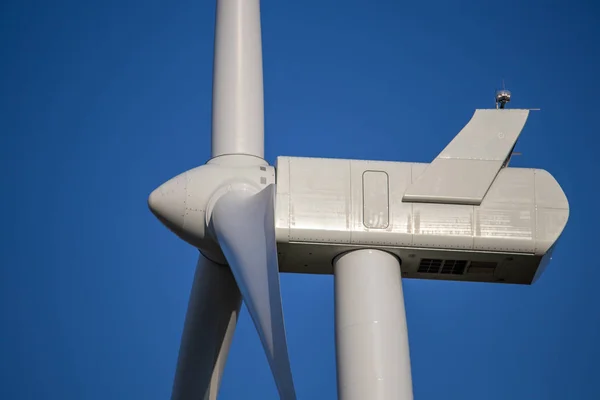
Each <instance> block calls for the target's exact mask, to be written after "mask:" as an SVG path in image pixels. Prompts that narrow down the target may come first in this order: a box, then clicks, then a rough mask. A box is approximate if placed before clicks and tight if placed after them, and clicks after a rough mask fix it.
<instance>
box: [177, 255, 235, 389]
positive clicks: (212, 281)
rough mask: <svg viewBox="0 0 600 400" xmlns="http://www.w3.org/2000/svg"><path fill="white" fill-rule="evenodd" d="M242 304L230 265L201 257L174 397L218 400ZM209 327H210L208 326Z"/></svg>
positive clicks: (192, 294)
mask: <svg viewBox="0 0 600 400" xmlns="http://www.w3.org/2000/svg"><path fill="white" fill-rule="evenodd" d="M241 304H242V295H241V294H240V291H239V290H238V287H237V285H236V283H235V280H234V278H233V275H232V274H231V271H230V270H229V268H227V267H226V266H223V265H217V264H215V263H213V262H212V261H209V260H208V259H207V258H205V257H204V256H202V255H200V257H199V258H198V265H197V266H196V273H195V275H194V283H193V284H192V290H191V293H190V300H189V304H188V310H187V315H186V317H185V326H184V329H183V334H182V338H181V347H180V349H179V359H178V361H177V373H176V374H175V381H174V383H173V393H172V396H171V399H172V400H197V399H204V400H216V399H217V394H218V391H219V385H220V383H221V378H222V376H223V369H224V368H225V362H226V361H227V355H228V354H229V348H230V347H231V341H232V340H233V333H234V331H235V326H236V324H237V319H238V315H239V311H240V306H241ZM207 328H208V329H207Z"/></svg>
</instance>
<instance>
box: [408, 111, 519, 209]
mask: <svg viewBox="0 0 600 400" xmlns="http://www.w3.org/2000/svg"><path fill="white" fill-rule="evenodd" d="M528 115H529V110H496V109H493V110H477V111H475V114H474V115H473V117H472V118H471V120H470V121H469V122H468V123H467V125H465V127H464V128H463V129H462V130H461V131H460V132H459V133H458V134H457V135H456V137H455V138H454V139H453V140H452V141H451V142H450V143H449V144H448V145H447V146H446V148H445V149H444V150H443V151H442V152H441V153H440V154H439V155H438V156H437V157H436V158H435V160H433V162H432V163H431V164H430V165H429V166H428V167H427V169H426V170H425V172H424V173H423V174H422V175H421V176H420V177H419V178H418V179H417V180H416V181H414V182H413V183H412V184H411V185H410V186H409V187H407V188H406V192H405V194H404V198H403V199H404V201H418V202H429V203H444V204H469V205H479V204H481V202H482V201H483V198H484V196H485V194H486V193H487V191H488V189H489V188H490V186H491V185H492V183H493V182H494V179H495V177H496V175H497V174H498V172H499V171H500V169H501V168H502V166H503V165H504V164H505V163H506V160H507V159H508V158H509V157H510V153H511V151H512V149H513V147H514V145H515V143H516V142H517V139H518V138H519V135H520V134H521V131H522V129H523V127H524V126H525V122H526V121H527V117H528Z"/></svg>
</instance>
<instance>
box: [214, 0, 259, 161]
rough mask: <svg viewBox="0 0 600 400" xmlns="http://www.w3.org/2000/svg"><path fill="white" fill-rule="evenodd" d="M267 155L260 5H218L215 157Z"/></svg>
mask: <svg viewBox="0 0 600 400" xmlns="http://www.w3.org/2000/svg"><path fill="white" fill-rule="evenodd" d="M225 154H247V155H252V156H256V157H260V158H263V156H264V101H263V71H262V44H261V33H260V1H259V0H218V1H217V16H216V26H215V56H214V66H213V108H212V157H213V158H214V157H218V156H221V155H225Z"/></svg>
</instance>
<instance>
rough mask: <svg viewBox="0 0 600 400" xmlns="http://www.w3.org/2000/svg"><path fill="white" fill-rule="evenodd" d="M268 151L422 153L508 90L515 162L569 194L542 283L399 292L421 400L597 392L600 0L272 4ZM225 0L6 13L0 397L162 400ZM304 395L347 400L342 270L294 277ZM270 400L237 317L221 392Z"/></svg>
mask: <svg viewBox="0 0 600 400" xmlns="http://www.w3.org/2000/svg"><path fill="white" fill-rule="evenodd" d="M262 16H263V43H264V72H265V112H266V122H265V123H266V140H267V143H266V157H267V160H268V161H269V162H271V163H273V162H274V161H275V158H276V156H278V155H288V156H319V157H336V158H362V159H376V160H391V161H418V162H428V161H430V160H431V159H432V158H434V157H435V155H436V154H437V153H438V152H439V151H440V150H441V149H442V148H443V147H444V146H445V145H446V143H447V142H448V141H449V140H450V139H452V137H453V136H454V135H455V134H456V133H457V132H458V130H459V129H460V128H461V127H462V126H463V125H464V124H465V123H466V122H467V121H468V119H469V118H470V116H471V114H472V112H473V110H474V109H475V108H486V107H492V106H493V91H494V89H495V88H496V87H497V86H499V85H500V83H501V80H502V79H503V78H504V79H505V80H506V84H507V87H508V88H510V89H511V90H512V91H513V97H514V101H513V104H512V107H539V108H541V109H542V111H541V112H536V113H534V114H532V115H531V117H530V119H529V121H528V123H527V125H526V127H525V130H524V132H523V135H522V136H521V139H520V141H519V143H518V145H517V149H516V150H517V151H520V152H522V153H523V155H522V156H520V157H516V158H515V159H514V161H513V163H512V165H513V166H527V167H536V168H544V169H547V170H549V171H550V172H551V173H552V174H553V175H554V176H555V177H556V179H557V180H558V181H559V182H560V184H561V185H562V187H563V189H564V191H565V193H566V194H567V196H568V198H569V201H570V205H571V216H570V220H569V223H568V225H567V228H566V230H565V232H564V234H563V236H562V238H561V239H560V242H559V245H558V246H557V249H556V251H555V253H554V259H553V262H552V263H551V264H550V266H549V268H548V269H547V270H546V273H545V275H544V276H543V277H542V279H541V280H540V281H539V282H537V283H536V284H535V285H533V286H512V285H492V284H469V283H448V282H435V281H415V280H407V281H404V290H405V297H406V306H407V316H408V324H409V336H410V345H411V358H412V371H413V380H414V393H415V398H416V399H417V400H426V399H440V398H444V399H461V400H465V399H489V400H492V399H515V400H519V399H527V400H532V399H561V400H562V399H597V398H600V383H599V381H598V378H597V376H598V373H600V364H599V361H598V359H599V357H600V345H599V344H598V337H600V312H599V311H598V306H600V297H599V294H598V293H600V292H599V291H598V290H597V287H598V280H599V279H600V263H599V261H598V259H597V257H595V253H594V251H595V250H596V248H597V246H598V226H599V224H600V218H599V217H598V213H597V211H594V210H597V199H598V196H599V195H600V190H599V189H598V183H599V182H600V180H599V179H598V174H600V161H599V160H598V156H597V154H598V148H599V145H600V143H599V142H600V140H599V139H598V132H599V124H598V111H597V109H598V100H599V99H598V95H599V94H600V79H599V78H598V76H597V72H596V71H599V70H600V54H599V53H598V44H597V41H598V39H599V38H600V10H599V6H598V5H595V4H594V2H592V1H591V0H589V1H555V2H541V1H540V2H534V1H505V2H487V5H483V2H475V1H473V2H466V1H455V2H447V1H428V2H420V3H417V2H410V3H405V2H401V1H366V0H363V1H346V2H343V5H342V3H340V2H339V1H334V0H320V1H316V0H306V1H302V2H299V1H296V2H287V1H285V2H284V1H274V0H268V1H267V0H264V1H263V5H262ZM213 29H214V4H213V2H212V1H191V0H182V1H179V2H167V1H156V0H145V1H132V0H122V1H114V0H107V1H103V2H83V1H70V0H58V1H55V2H41V1H25V0H21V1H14V0H12V1H11V0H9V1H5V2H2V4H1V5H0V49H1V52H2V53H1V54H2V58H1V59H2V62H1V63H0V77H1V78H0V85H1V86H0V167H1V170H2V173H1V174H0V179H1V181H0V183H1V185H2V186H1V187H2V188H3V190H2V196H0V198H1V203H0V204H1V205H2V207H0V213H1V214H0V215H1V217H2V221H3V225H4V229H3V231H4V234H3V235H2V237H3V240H2V247H1V249H2V250H1V251H0V256H1V257H2V262H1V268H0V274H1V275H0V324H1V325H0V326H1V327H2V328H1V330H0V398H2V399H7V400H8V399H39V398H43V399H61V400H70V399H115V400H116V399H138V398H139V399H167V398H169V395H170V390H171V385H172V379H173V375H174V371H175V365H176V359H177V353H178V348H179V339H180V335H181V331H182V328H183V320H184V315H185V311H186V306H187V301H188V295H189V291H190V288H191V282H192V277H193V272H194V266H195V262H196V256H197V252H196V251H195V250H194V249H193V248H191V247H190V246H189V245H187V244H185V243H184V242H182V241H181V240H179V239H178V238H176V237H175V236H174V235H173V234H171V233H170V232H169V231H167V229H165V228H164V227H163V226H162V225H161V224H160V223H159V222H158V221H157V220H156V219H155V218H154V217H153V216H152V215H151V213H150V212H149V211H148V209H147V206H146V199H147V196H148V194H149V193H150V191H151V190H152V189H154V188H155V187H156V186H158V185H159V184H161V183H162V182H164V181H166V180H167V179H169V178H170V177H172V176H174V175H176V174H178V173H180V172H182V171H185V170H187V169H189V168H192V167H195V166H197V165H200V164H203V163H204V162H205V161H206V160H207V159H208V158H209V156H210V113H211V104H210V101H211V73H212V71H211V70H212V45H213ZM281 282H282V292H283V301H284V313H285V318H286V324H287V330H288V340H289V348H290V355H291V361H292V369H293V372H294V378H295V382H296V386H297V391H298V395H299V398H300V399H334V398H336V383H335V382H336V380H335V347H334V326H333V323H334V314H333V278H332V277H331V276H310V275H282V277H281ZM240 398H244V399H276V398H277V396H276V391H275V385H274V383H273V380H272V377H271V374H270V371H269V369H268V365H267V362H266V358H265V356H264V353H263V350H262V348H261V346H260V342H259V339H258V336H257V334H256V332H255V330H254V327H253V325H252V324H251V321H250V318H249V316H248V314H247V311H246V310H245V309H244V310H243V312H242V315H241V317H240V322H239V324H238V328H237V331H236V334H235V338H234V342H233V345H232V349H231V352H230V358H229V361H228V363H227V366H226V369H225V376H224V379H223V383H222V390H221V399H225V400H226V399H240Z"/></svg>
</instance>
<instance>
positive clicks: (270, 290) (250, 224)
mask: <svg viewBox="0 0 600 400" xmlns="http://www.w3.org/2000/svg"><path fill="white" fill-rule="evenodd" d="M274 202H275V185H269V186H268V187H266V188H265V189H264V190H262V191H261V192H259V193H258V194H252V193H251V192H250V191H244V190H234V191H230V192H228V193H226V194H225V195H223V196H222V197H221V198H220V199H219V200H217V203H216V204H215V206H214V209H213V211H212V216H211V225H212V229H213V231H214V233H215V236H216V237H217V240H218V242H219V244H220V246H221V249H222V251H223V254H224V255H225V258H226V259H227V262H228V263H229V266H230V268H231V270H232V272H233V275H234V276H235V280H236V281H237V283H238V286H239V288H240V291H241V292H242V297H243V298H244V302H245V303H246V306H247V307H248V311H249V312H250V315H251V317H252V320H253V321H254V325H255V326H256V329H257V331H258V334H259V336H260V340H261V342H262V344H263V347H264V349H265V352H266V354H267V359H268V361H269V365H270V367H271V371H272V372H273V376H274V377H275V384H276V385H277V389H278V391H279V396H280V397H281V399H284V400H293V399H295V398H296V394H295V390H294V383H293V380H292V371H291V367H290V360H289V355H288V350H287V343H286V338H285V327H284V321H283V309H282V304H281V291H280V287H279V266H278V264H277V247H276V246H277V244H276V242H275V215H274V214H275V209H274V206H275V204H274Z"/></svg>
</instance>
